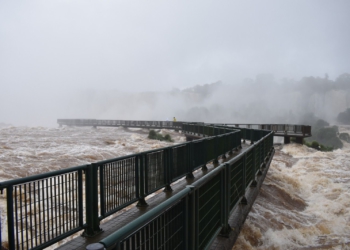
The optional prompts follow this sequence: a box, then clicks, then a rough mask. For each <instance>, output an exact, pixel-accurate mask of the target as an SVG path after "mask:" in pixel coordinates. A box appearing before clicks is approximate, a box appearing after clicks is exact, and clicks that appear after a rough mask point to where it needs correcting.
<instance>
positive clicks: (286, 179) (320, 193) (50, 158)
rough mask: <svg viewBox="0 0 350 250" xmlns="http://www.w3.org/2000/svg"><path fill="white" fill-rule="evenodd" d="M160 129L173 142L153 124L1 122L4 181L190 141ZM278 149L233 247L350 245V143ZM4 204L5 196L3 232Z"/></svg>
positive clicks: (0, 200)
mask: <svg viewBox="0 0 350 250" xmlns="http://www.w3.org/2000/svg"><path fill="white" fill-rule="evenodd" d="M160 132H161V133H163V134H170V135H171V137H172V138H173V140H174V142H161V141H155V140H150V139H148V138H147V135H148V130H147V129H127V128H122V127H119V128H100V127H99V128H97V129H94V128H91V127H61V128H59V127H57V128H46V127H13V126H12V127H2V128H0V181H5V180H9V179H16V178H22V177H26V176H31V175H35V174H40V173H45V172H49V171H54V170H59V169H64V168H68V167H73V166H79V165H83V164H88V163H92V162H97V161H101V160H105V159H110V158H116V157H119V156H123V155H128V154H133V153H138V152H142V151H146V150H151V149H155V148H161V147H166V146H170V145H174V144H178V143H181V142H185V137H184V136H183V135H181V134H179V133H176V132H175V131H171V130H161V131H160ZM340 132H347V133H350V128H349V127H340ZM275 148H276V153H275V156H274V159H273V161H272V164H271V166H270V169H269V172H268V174H267V176H266V179H265V181H264V184H263V186H262V188H261V190H260V194H259V196H258V198H257V200H256V202H255V203H254V205H253V208H252V211H251V212H250V214H249V216H248V218H247V220H246V222H245V224H244V226H243V228H242V232H241V234H240V236H239V238H238V240H237V242H236V245H235V247H234V248H233V249H235V250H238V249H281V250H282V249H350V144H347V143H346V142H344V148H343V149H339V150H336V151H333V152H320V151H317V150H314V149H311V148H307V147H306V146H303V145H297V144H289V145H275ZM4 208H5V196H4V195H0V209H1V220H2V222H3V223H2V232H3V233H5V232H6V231H7V230H6V228H5V223H4V222H5V220H6V213H5V212H3V211H5V210H4ZM3 237H4V235H3ZM3 240H4V239H3ZM47 249H54V246H52V247H50V248H47Z"/></svg>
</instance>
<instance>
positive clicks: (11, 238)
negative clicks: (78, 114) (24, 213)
mask: <svg viewBox="0 0 350 250" xmlns="http://www.w3.org/2000/svg"><path fill="white" fill-rule="evenodd" d="M6 200H7V234H8V243H9V249H16V247H15V232H14V229H15V227H14V220H13V212H14V211H13V186H12V185H10V186H8V187H7V188H6ZM16 213H17V211H16ZM0 247H1V246H0Z"/></svg>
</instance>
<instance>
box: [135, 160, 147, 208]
mask: <svg viewBox="0 0 350 250" xmlns="http://www.w3.org/2000/svg"><path fill="white" fill-rule="evenodd" d="M145 158H146V157H145V154H139V155H138V156H137V157H136V176H138V177H137V178H136V181H137V180H138V187H139V188H138V190H139V191H138V199H139V201H138V203H137V205H136V206H138V207H147V206H148V204H147V202H146V200H145V193H146V192H145V185H146V182H145V178H146V177H145V171H146V168H145V166H146V163H145V161H146V160H145Z"/></svg>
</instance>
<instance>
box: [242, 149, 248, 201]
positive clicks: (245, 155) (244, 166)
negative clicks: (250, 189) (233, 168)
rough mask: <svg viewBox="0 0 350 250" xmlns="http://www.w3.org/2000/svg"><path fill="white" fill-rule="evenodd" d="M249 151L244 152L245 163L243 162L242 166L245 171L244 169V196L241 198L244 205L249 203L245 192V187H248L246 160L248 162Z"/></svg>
mask: <svg viewBox="0 0 350 250" xmlns="http://www.w3.org/2000/svg"><path fill="white" fill-rule="evenodd" d="M246 158H247V153H244V156H243V164H242V167H243V171H242V174H243V180H242V182H243V183H242V184H243V185H242V189H243V190H242V193H243V197H242V199H241V204H242V205H247V204H248V202H247V199H246V198H245V196H244V194H245V188H246V175H247V173H246V172H247V166H246V162H247V159H246Z"/></svg>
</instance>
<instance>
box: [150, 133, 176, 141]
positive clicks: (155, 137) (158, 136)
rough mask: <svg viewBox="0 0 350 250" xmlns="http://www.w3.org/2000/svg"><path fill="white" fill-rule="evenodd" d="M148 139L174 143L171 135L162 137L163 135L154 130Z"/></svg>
mask: <svg viewBox="0 0 350 250" xmlns="http://www.w3.org/2000/svg"><path fill="white" fill-rule="evenodd" d="M148 138H149V139H153V140H159V141H168V142H173V140H172V139H171V136H170V135H169V134H166V135H165V136H162V135H161V134H159V133H157V132H156V131H154V130H150V131H149V133H148Z"/></svg>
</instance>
